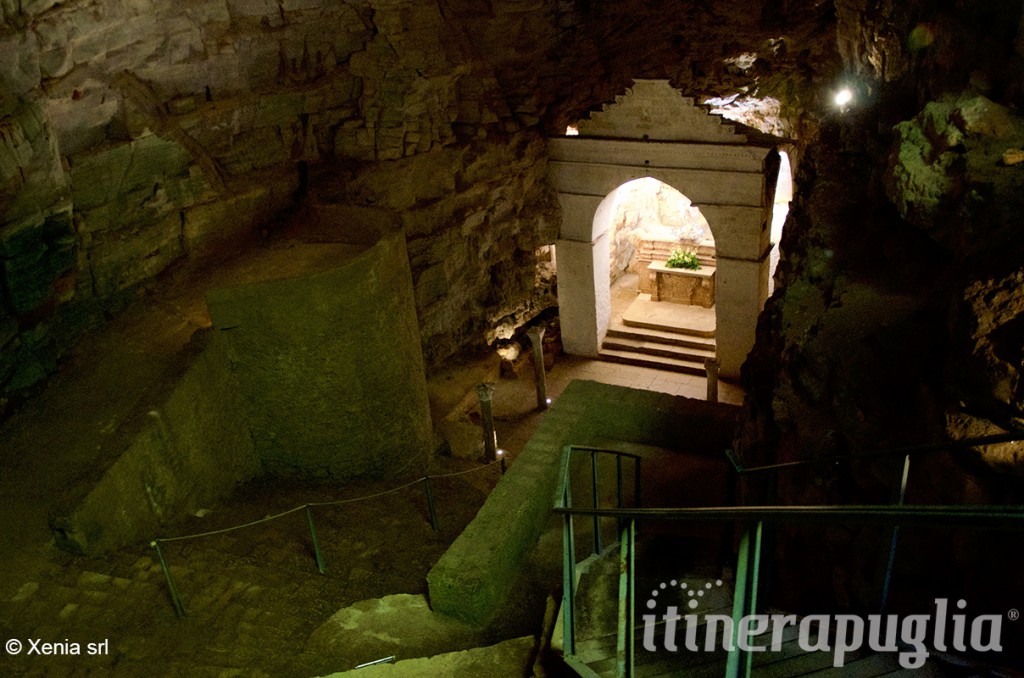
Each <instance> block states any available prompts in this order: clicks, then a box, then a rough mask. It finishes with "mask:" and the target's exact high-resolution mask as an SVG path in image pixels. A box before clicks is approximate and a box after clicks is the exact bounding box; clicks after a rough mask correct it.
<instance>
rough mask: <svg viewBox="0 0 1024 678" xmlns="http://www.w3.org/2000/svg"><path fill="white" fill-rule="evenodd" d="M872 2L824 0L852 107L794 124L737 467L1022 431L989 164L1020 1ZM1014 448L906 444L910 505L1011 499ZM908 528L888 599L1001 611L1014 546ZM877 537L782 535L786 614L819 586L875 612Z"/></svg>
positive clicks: (1006, 169)
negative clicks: (911, 450) (790, 194)
mask: <svg viewBox="0 0 1024 678" xmlns="http://www.w3.org/2000/svg"><path fill="white" fill-rule="evenodd" d="M868 5H869V4H868V3H862V2H837V3H836V6H837V7H836V8H837V19H838V21H837V27H836V30H837V43H836V44H837V47H838V49H839V51H840V53H841V54H842V56H843V58H844V63H845V66H846V71H847V72H848V73H849V74H856V76H857V79H856V80H855V82H856V83H858V84H857V87H858V88H859V91H858V97H859V103H857V104H855V105H854V106H853V107H851V108H850V109H849V110H847V111H846V112H845V113H840V112H838V111H835V110H833V111H828V110H827V109H824V108H823V109H822V110H821V112H820V113H818V114H817V115H816V116H813V120H805V121H804V125H803V129H804V130H805V131H806V130H814V136H813V137H812V138H810V139H808V140H812V141H813V143H810V144H808V145H806V146H805V147H804V149H803V150H804V153H803V154H802V156H801V163H800V169H799V171H798V174H797V176H796V178H795V181H794V184H795V186H796V190H797V195H796V200H795V203H794V209H793V210H792V212H791V214H790V217H789V219H788V221H787V224H786V230H785V233H784V235H783V241H782V261H781V262H780V266H779V273H778V274H777V280H776V293H775V295H774V296H773V297H772V298H771V299H770V300H769V302H768V304H767V306H766V311H765V313H764V314H763V315H762V317H761V322H760V324H759V330H758V342H757V345H756V346H755V349H754V351H753V352H752V354H751V357H750V359H749V360H748V362H747V364H746V366H745V369H744V380H745V385H746V386H747V388H748V398H747V403H746V411H747V413H746V417H745V422H744V425H743V427H742V432H741V434H740V436H739V437H738V440H737V449H738V450H739V452H740V456H741V458H743V459H744V461H745V463H748V464H757V463H766V462H773V461H792V460H797V459H814V458H818V457H824V456H831V455H840V456H842V455H850V456H851V457H855V456H856V455H857V454H858V453H859V452H863V451H871V450H875V449H883V448H888V447H898V446H905V445H915V444H920V443H929V442H936V441H943V440H947V439H950V438H960V437H966V436H967V435H977V434H982V433H993V432H997V431H1003V430H1007V429H1017V430H1020V428H1021V427H1022V425H1024V420H1022V418H1021V416H1020V414H1021V394H1020V391H1019V367H1017V366H1016V365H1017V364H1018V363H1019V345H1020V337H1021V335H1020V333H1019V331H1018V330H1019V328H1018V325H1019V323H1020V318H1021V316H1020V308H1021V306H1020V301H1021V298H1022V294H1024V293H1022V291H1021V288H1020V287H1019V285H1018V284H1017V281H1018V280H1019V279H1020V261H1021V259H1022V254H1024V250H1022V248H1021V242H1020V239H1019V229H1017V227H1016V224H1017V222H1018V221H1019V219H1017V218H1016V217H1015V216H1013V215H1014V214H1019V213H1020V210H1021V209H1022V208H1024V205H1022V204H1021V200H1022V196H1024V190H1022V189H1024V173H1022V172H1020V171H1019V170H1020V168H1019V167H1016V166H1008V165H1007V163H1006V162H1005V161H1004V160H1003V155H1004V154H1005V153H1006V151H1007V150H1011V149H1014V148H1018V147H1019V146H1020V144H1021V138H1020V124H1021V122H1022V120H1021V119H1020V116H1019V115H1018V114H1017V113H1016V112H1015V111H1014V109H1013V108H1012V107H1013V106H1014V105H1016V106H1019V105H1020V104H1021V98H1020V97H1021V92H1020V88H1019V81H1020V80H1019V78H1020V75H1021V73H1022V72H1024V71H1022V67H1024V62H1022V59H1021V57H1020V52H1019V50H1017V52H1014V49H1015V48H1014V44H1015V39H1016V36H1018V35H1019V31H1018V26H1019V18H1020V15H1021V7H1020V3H1017V2H1010V3H992V4H989V3H982V4H972V3H953V5H949V6H944V7H936V6H934V5H931V4H926V3H895V2H893V3H888V2H883V3H875V4H873V5H871V6H868ZM1017 42H1019V41H1017ZM1000 59H1002V61H1000ZM848 77H849V78H850V79H851V80H852V79H853V78H852V77H850V76H848ZM811 122H813V125H812V124H809V123H811ZM1020 458H1021V455H1020V446H1019V445H1016V446H1014V445H1008V446H992V448H990V449H979V450H969V451H966V452H963V453H956V454H952V453H942V454H937V455H930V456H927V457H917V458H915V460H914V462H913V465H912V468H911V474H910V481H909V490H908V492H909V494H908V502H911V503H923V504H928V503H935V504H946V503H949V504H958V503H996V504H998V503H1019V497H1020V492H1021V486H1020V481H1019V479H1018V478H1015V477H1014V475H1015V474H1019V473H1020V465H1019V460H1020ZM899 473H900V464H899V461H898V460H890V461H888V462H877V463H876V462H871V463H868V462H864V463H851V464H840V465H836V464H829V465H823V466H816V467H810V468H805V469H803V470H800V471H795V472H790V473H786V474H782V475H781V476H780V478H779V481H778V484H777V488H775V489H774V490H771V488H768V487H764V486H762V487H758V486H754V485H752V486H749V487H748V488H747V492H748V494H749V498H750V500H752V501H765V500H767V501H769V502H772V501H780V502H784V503H792V504H804V503H807V504H839V503H889V502H891V501H893V496H894V495H893V492H894V488H895V486H896V484H897V482H898V479H899ZM770 490H771V491H770ZM913 534H914V536H912V537H909V538H908V541H907V542H906V543H902V544H901V547H900V548H901V551H900V553H901V554H903V555H899V556H898V558H897V577H898V579H897V581H898V583H897V584H896V585H895V586H896V587H897V588H895V589H894V590H895V591H897V592H898V593H897V598H896V599H895V603H894V604H895V605H896V608H897V609H908V606H909V608H913V607H914V606H915V605H919V604H929V603H930V600H931V598H934V597H935V596H937V595H942V596H946V595H954V594H955V595H959V596H962V597H966V598H967V599H968V600H970V602H971V604H972V605H974V604H979V605H981V604H992V605H996V606H998V604H999V596H1000V595H1001V593H1000V592H996V591H993V587H991V586H990V585H987V584H986V583H990V582H992V581H1009V580H1011V579H1012V578H1013V577H1014V576H1015V575H1014V573H1013V572H1012V567H1003V566H1002V563H1004V562H1005V563H1008V562H1011V561H1013V560H1015V558H1013V557H1011V558H1009V560H1005V561H1004V560H1003V559H998V562H997V560H996V559H993V558H992V553H993V552H994V550H995V549H997V548H999V549H1001V548H1005V547H1007V541H1008V540H1007V539H1006V538H1005V535H1002V536H998V535H992V534H980V533H978V534H968V533H965V532H960V531H958V530H955V529H952V528H950V529H948V530H944V531H943V532H942V534H939V533H937V532H930V533H927V534H925V533H924V532H923V531H916V532H914V533H913ZM887 541H888V535H887V534H885V533H883V531H881V530H869V529H859V528H856V527H848V526H835V527H833V528H831V529H828V530H824V531H818V532H814V531H812V530H797V529H793V530H789V529H786V530H782V531H780V535H779V537H778V541H777V549H778V551H777V554H778V557H779V565H778V567H777V571H778V572H779V573H780V592H781V594H782V596H783V597H784V598H785V599H787V600H789V601H790V604H791V605H792V606H793V608H794V609H810V608H813V607H814V606H815V605H818V606H819V607H820V605H821V601H823V600H832V601H836V602H838V603H839V604H841V605H842V606H845V607H849V608H854V609H869V610H870V609H874V608H875V606H877V604H878V600H879V598H878V595H879V591H880V583H881V580H880V573H881V568H882V567H883V566H884V558H883V557H881V555H880V554H884V553H885V551H886V548H887ZM823 545H824V548H825V550H826V551H827V552H829V553H831V554H833V555H834V558H835V562H836V563H838V564H839V565H838V566H837V567H836V569H835V570H834V572H833V573H832V575H831V576H830V577H821V576H820V573H818V572H817V567H818V566H809V565H808V563H810V562H812V561H813V560H814V559H815V558H817V557H819V556H818V555H817V554H820V553H821V551H822V549H823ZM1013 548H1014V549H1016V546H1013ZM906 554H910V555H906ZM1018 556H1019V554H1018ZM938 563H941V564H942V567H938V566H937V564H938ZM929 596H931V598H929ZM890 602H891V603H892V602H893V601H892V600H891V601H890ZM814 609H817V608H814Z"/></svg>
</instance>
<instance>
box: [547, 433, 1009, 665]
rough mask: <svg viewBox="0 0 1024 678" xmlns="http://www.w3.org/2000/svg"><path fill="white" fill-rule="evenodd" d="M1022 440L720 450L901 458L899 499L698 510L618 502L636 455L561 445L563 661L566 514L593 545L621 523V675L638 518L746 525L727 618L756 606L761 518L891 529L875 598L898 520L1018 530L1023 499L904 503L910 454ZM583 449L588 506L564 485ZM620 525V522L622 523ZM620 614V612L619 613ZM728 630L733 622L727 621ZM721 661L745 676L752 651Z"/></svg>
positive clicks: (569, 592)
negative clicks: (599, 458) (612, 463)
mask: <svg viewBox="0 0 1024 678" xmlns="http://www.w3.org/2000/svg"><path fill="white" fill-rule="evenodd" d="M1019 440H1024V433H1007V434H999V435H992V436H981V437H976V438H968V439H962V440H957V441H950V442H946V443H936V444H928V445H919V446H915V447H906V448H898V449H892V450H879V451H877V452H872V453H868V454H863V455H857V456H842V457H829V458H823V459H815V460H806V461H801V462H789V463H785V464H775V465H771V466H764V467H755V468H750V469H744V468H743V467H742V466H741V465H740V464H739V463H738V459H736V457H735V456H734V455H733V454H732V453H731V450H728V451H727V454H728V456H729V458H730V460H731V461H732V463H733V465H734V467H735V469H736V471H737V472H738V473H753V472H759V471H768V470H779V469H788V468H794V467H797V466H806V465H811V464H817V463H825V462H832V461H860V460H863V459H875V458H880V457H887V456H897V455H900V456H903V457H904V464H903V472H902V483H901V486H900V493H899V504H898V505H897V506H895V507H894V506H892V505H839V506H711V507H697V508H646V509H645V508H639V507H636V508H631V509H629V508H623V507H622V506H621V504H622V498H621V483H622V477H621V458H622V457H623V456H625V457H632V458H633V459H634V461H635V464H636V476H637V480H636V483H637V490H636V494H637V498H638V497H639V464H640V457H639V456H638V455H633V454H630V453H624V452H619V451H616V450H606V449H602V448H591V447H580V446H566V448H565V449H564V453H563V459H562V477H561V479H560V483H559V493H558V500H557V503H556V506H555V507H554V512H555V513H558V514H561V515H563V516H564V525H565V539H564V540H563V544H564V548H565V551H564V553H565V561H564V565H565V568H564V583H565V588H564V592H563V609H564V615H565V617H564V629H563V632H564V638H565V640H564V648H565V654H566V657H567V660H568V659H569V658H571V657H573V655H574V654H575V636H574V633H575V631H574V627H573V621H574V620H573V607H574V602H575V571H576V561H575V536H574V532H573V524H572V519H573V517H574V516H590V517H592V518H593V520H594V529H595V543H599V541H598V540H599V539H600V536H599V534H600V527H599V521H600V519H601V518H615V519H616V520H617V521H618V522H619V526H620V534H621V538H620V573H621V574H620V583H619V600H620V604H619V624H618V634H617V636H618V640H617V649H616V670H617V675H618V676H620V677H621V678H630V677H631V676H632V675H633V657H634V651H633V643H634V641H633V637H634V634H633V630H634V629H633V623H634V622H633V618H632V611H633V597H634V581H635V573H634V569H635V568H634V558H635V545H634V540H635V529H636V528H635V526H636V521H637V520H640V519H644V518H660V519H671V520H686V521H718V522H734V523H735V522H742V523H746V524H747V525H748V527H747V529H746V530H745V531H744V534H743V535H742V538H741V541H740V549H739V553H738V558H737V568H736V591H735V595H734V604H733V616H734V618H735V619H734V622H737V621H738V619H740V618H742V617H743V616H746V615H748V614H752V613H753V612H754V611H755V610H756V607H757V595H758V588H759V582H758V576H759V570H760V559H761V543H762V537H763V528H764V523H766V522H769V523H774V522H797V523H827V524H835V523H837V522H842V523H846V524H863V525H884V526H890V527H892V528H893V537H892V544H891V548H890V555H889V564H888V569H887V571H886V575H885V580H884V584H883V598H882V604H883V606H884V604H885V598H886V596H887V594H888V587H889V580H890V577H891V572H892V565H893V558H894V555H895V549H896V536H897V531H898V529H899V527H900V526H904V525H942V526H945V527H949V526H965V527H969V528H974V529H997V530H1003V529H1009V530H1024V505H973V506H971V505H968V506H963V505H960V506H957V505H952V506H949V505H911V506H906V505H904V504H903V499H904V495H905V491H906V482H907V474H908V472H909V462H910V455H911V454H914V453H917V452H930V451H937V450H941V449H951V448H958V447H969V446H974V445H986V444H993V443H1002V442H1015V441H1019ZM577 450H579V451H590V452H591V463H592V465H595V466H594V470H593V472H592V476H593V478H594V486H593V493H594V507H593V508H576V507H573V506H572V496H571V491H570V483H569V464H570V460H571V456H572V453H573V452H574V451H577ZM596 454H613V455H618V462H617V463H618V464H619V474H618V482H619V485H620V487H619V494H618V504H619V505H618V506H617V507H616V508H601V507H599V506H598V505H597V480H596ZM623 525H626V527H625V528H623V527H622V526H623ZM624 613H625V615H626V616H624ZM734 628H738V626H736V624H735V623H734ZM732 647H733V649H732V650H730V652H729V658H728V661H727V665H726V676H727V677H729V678H734V677H738V676H749V675H750V673H751V659H752V655H750V653H749V652H744V651H743V650H741V649H738V645H737V644H735V643H734V644H733V645H732Z"/></svg>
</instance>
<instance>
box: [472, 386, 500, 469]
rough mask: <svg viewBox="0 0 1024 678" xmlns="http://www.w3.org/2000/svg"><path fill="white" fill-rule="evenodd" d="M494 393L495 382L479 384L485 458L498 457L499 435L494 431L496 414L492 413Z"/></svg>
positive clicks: (477, 394)
mask: <svg viewBox="0 0 1024 678" xmlns="http://www.w3.org/2000/svg"><path fill="white" fill-rule="evenodd" d="M493 395H494V384H486V383H485V384H477V387H476V396H477V398H479V399H480V416H481V418H483V424H484V459H486V460H487V461H494V460H495V459H497V450H498V436H497V434H496V433H495V432H494V415H493V414H491V396H493Z"/></svg>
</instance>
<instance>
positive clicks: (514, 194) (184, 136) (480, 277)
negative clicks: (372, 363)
mask: <svg viewBox="0 0 1024 678" xmlns="http://www.w3.org/2000/svg"><path fill="white" fill-rule="evenodd" d="M514 5H515V3H512V4H510V6H509V7H506V8H503V9H502V10H501V11H500V12H499V13H498V14H499V16H498V17H497V20H496V22H495V26H494V27H492V28H489V29H488V31H487V32H488V34H490V35H494V34H496V33H495V32H496V31H497V34H503V32H504V31H505V29H506V27H507V25H508V24H520V25H521V24H523V23H524V22H526V20H527V17H529V21H530V22H532V23H536V24H538V25H540V24H550V17H549V16H548V15H547V14H546V13H540V14H536V13H535V12H534V10H535V9H536V8H535V7H532V6H522V7H519V6H514ZM462 11H463V8H461V7H459V8H455V9H452V8H449V7H448V6H447V3H440V4H437V5H434V4H427V3H419V2H400V3H392V2H387V3H383V2H375V1H365V0H364V1H353V2H344V3H329V2H324V1H322V0H301V1H299V2H293V1H291V0H288V1H287V2H283V3H282V2H276V1H275V2H262V3H261V2H255V3H254V2H235V1H233V0H197V1H195V2H189V3H186V4H185V5H181V4H180V3H172V2H167V1H166V0H145V1H144V2H142V3H138V2H133V3H126V2H119V1H116V0H112V1H110V2H103V3H100V4H99V5H97V4H95V3H91V2H85V1H78V0H75V1H72V2H68V3H55V2H48V1H44V2H31V3H14V4H10V3H4V4H3V9H2V12H0V259H2V262H0V264H2V271H0V273H2V276H3V298H2V304H0V394H2V395H6V396H9V395H11V394H12V393H14V392H18V391H21V390H22V389H24V388H25V387H26V386H28V385H31V384H32V383H33V382H35V381H38V380H39V379H40V378H42V377H43V376H45V375H46V373H47V372H48V371H50V370H52V369H53V367H54V365H55V361H56V360H57V359H58V358H59V357H60V356H61V355H62V354H63V353H64V352H65V351H66V350H68V347H69V346H71V345H72V344H73V343H74V341H75V339H76V337H77V336H78V335H80V333H81V332H82V331H84V330H85V329H86V328H88V327H89V326H91V325H95V324H96V323H97V322H102V319H103V314H104V313H105V312H110V311H112V310H116V309H117V308H118V307H119V306H120V305H121V304H123V302H124V300H125V299H127V298H130V296H131V292H132V290H134V289H137V288H138V286H139V285H140V284H145V283H147V281H150V280H152V279H153V278H154V277H155V276H156V275H157V274H159V273H160V272H161V271H163V270H165V269H166V268H167V267H168V266H170V265H171V264H174V263H176V262H179V261H183V260H196V259H201V258H204V257H208V256H212V255H214V254H217V253H218V252H220V251H222V250H224V249H225V248H234V247H238V246H240V245H244V244H245V243H246V242H249V241H252V240H253V239H254V237H255V236H257V235H261V236H262V237H268V236H272V232H273V230H274V226H273V223H274V222H275V221H276V220H278V219H279V218H281V217H282V216H283V214H284V213H286V212H288V211H289V210H292V209H294V207H295V206H296V205H297V204H298V203H299V202H300V201H301V199H302V198H303V197H304V196H305V195H306V194H307V190H308V188H309V180H310V174H311V173H312V174H316V172H317V170H318V169H321V170H326V173H327V174H333V173H335V172H336V171H338V170H341V172H340V174H342V175H343V176H344V177H346V178H348V177H351V176H356V177H357V179H356V181H357V183H358V182H359V181H362V183H364V184H365V183H367V182H371V183H372V182H381V183H383V184H395V185H406V186H408V185H409V184H410V182H415V181H417V180H418V179H421V178H423V177H425V176H426V175H429V174H434V173H436V174H437V175H438V179H437V181H436V182H434V183H433V189H432V190H440V191H441V193H439V194H436V195H434V196H423V195H420V196H416V197H415V202H414V203H413V204H405V203H404V202H403V201H402V200H398V202H397V203H396V204H394V205H393V207H394V208H395V209H396V210H408V209H413V208H415V209H418V210H420V213H419V214H411V215H409V217H408V219H409V221H410V222H411V223H410V230H411V237H410V242H411V244H412V248H411V254H412V256H413V257H414V258H415V262H414V271H415V273H416V276H417V286H418V288H419V289H420V290H421V292H420V293H419V297H420V313H421V316H422V320H423V326H424V334H423V343H424V346H425V347H426V348H427V349H428V351H427V355H428V357H430V358H431V360H439V359H442V358H444V357H447V356H448V355H450V354H451V353H453V352H454V351H455V350H457V349H458V348H459V347H462V346H464V345H466V344H468V343H477V344H479V343H483V341H485V337H484V336H483V333H484V330H485V326H487V325H488V324H489V323H490V321H481V320H479V318H480V317H488V318H492V317H493V318H494V319H495V320H500V319H501V318H504V317H505V316H507V315H509V314H512V316H513V317H514V318H516V322H521V320H522V318H521V317H519V316H523V315H525V316H527V317H528V316H529V315H531V314H532V313H535V312H536V311H535V309H534V308H533V305H534V304H535V302H536V300H535V299H534V298H533V297H534V296H536V295H534V293H533V279H532V276H533V274H534V269H535V263H536V261H535V256H534V254H533V252H534V250H535V249H536V247H537V246H538V245H540V244H543V242H542V241H543V240H544V238H543V237H541V236H540V235H539V233H540V232H543V231H544V230H545V227H544V224H543V222H544V219H545V218H547V219H548V221H549V223H550V209H545V208H544V206H543V205H544V201H543V200H540V199H538V197H539V195H540V194H542V193H543V182H542V178H543V176H544V174H545V172H544V168H543V161H542V158H541V157H540V155H539V153H538V146H537V144H536V142H537V137H536V135H535V136H534V138H533V139H532V140H530V139H527V140H524V139H523V138H522V137H521V136H519V132H520V130H522V129H524V128H525V127H526V126H527V125H534V124H536V122H537V117H536V115H535V114H534V112H531V111H530V110H528V109H522V110H521V111H514V110H512V109H511V108H510V107H509V101H508V99H507V98H506V97H505V95H504V94H503V93H502V92H501V91H500V88H499V85H498V83H497V80H496V79H495V76H494V72H493V70H492V69H491V68H490V67H489V65H488V63H487V61H486V60H485V59H483V58H482V57H481V56H480V54H479V52H478V51H477V50H476V48H475V47H474V46H473V45H472V44H471V43H470V42H469V40H468V37H467V33H466V32H465V31H466V28H465V27H464V26H463V25H461V23H452V20H453V17H455V16H456V14H458V13H460V12H462ZM487 18H488V20H491V19H494V18H495V17H491V16H490V15H489V16H488V17H487ZM464 20H468V19H466V18H465V16H460V17H459V19H458V21H459V22H462V21H464ZM524 30H526V29H525V27H523V26H521V27H520V29H519V31H524ZM519 31H516V32H517V33H518V32H519ZM536 32H537V33H538V34H543V33H545V32H548V33H549V32H550V31H549V30H548V31H545V30H538V31H536ZM502 42H503V43H506V42H507V39H503V40H502ZM525 49H526V47H522V46H521V47H513V48H512V49H511V50H510V53H511V54H516V53H522V52H523V51H524V50H525ZM492 147H493V149H494V150H493V152H492V151H491V149H492ZM419 155H423V156H425V157H426V158H427V159H426V160H424V161H421V162H419V163H417V164H416V166H415V167H414V168H412V169H411V170H410V165H408V164H403V163H401V162H400V161H401V160H402V159H406V158H411V157H413V156H419ZM460 162H461V163H463V164H462V165H460ZM456 166H458V167H456ZM310 168H313V171H312V172H311V171H310ZM516 168H518V169H516ZM510 169H511V170H512V172H511V173H510V172H509V170H510ZM349 171H352V172H353V174H349ZM409 171H411V172H412V174H409V173H408V172H409ZM520 174H521V175H522V176H520ZM358 177H363V179H362V180H360V179H358ZM442 177H444V178H442ZM455 182H457V186H456V183H455ZM427 183H428V184H429V183H431V182H429V181H428V182H427ZM442 194H443V197H444V199H446V200H448V201H449V202H448V203H445V200H442ZM524 205H531V206H533V205H540V207H539V208H533V207H531V209H529V210H524V207H523V206H524ZM545 212H546V213H547V214H546V215H545ZM550 230H551V227H547V231H550ZM521 232H522V234H523V237H520V235H521ZM456 234H457V236H456ZM471 236H472V237H471ZM417 238H419V239H430V240H431V241H434V240H437V241H444V243H445V244H443V245H439V246H435V245H433V244H430V245H427V244H425V242H424V243H420V244H417V243H416V242H415V241H416V239H417ZM549 239H550V238H549ZM455 240H459V241H460V242H459V244H458V249H459V250H461V254H460V255H459V256H457V257H454V258H453V259H452V260H451V261H449V262H448V263H446V264H445V270H444V271H442V270H440V269H438V266H439V265H440V264H441V261H440V259H439V257H438V255H437V253H436V252H435V253H434V254H430V253H429V252H428V250H429V249H430V248H431V247H441V248H442V249H443V248H447V247H448V246H449V245H451V243H452V242H453V241H455ZM463 241H465V242H463ZM446 292H453V294H451V295H450V301H448V302H446V305H445V307H444V308H441V307H439V306H437V305H436V304H435V302H437V301H438V299H439V297H440V296H442V295H443V294H444V293H446ZM432 305H433V307H432ZM516 314H519V315H518V316H517V315H516ZM65 317H69V318H72V319H73V320H74V322H71V321H70V320H67V321H65V320H63V319H64V318H65ZM30 364H31V365H32V366H34V367H33V368H32V369H29V367H30Z"/></svg>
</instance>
